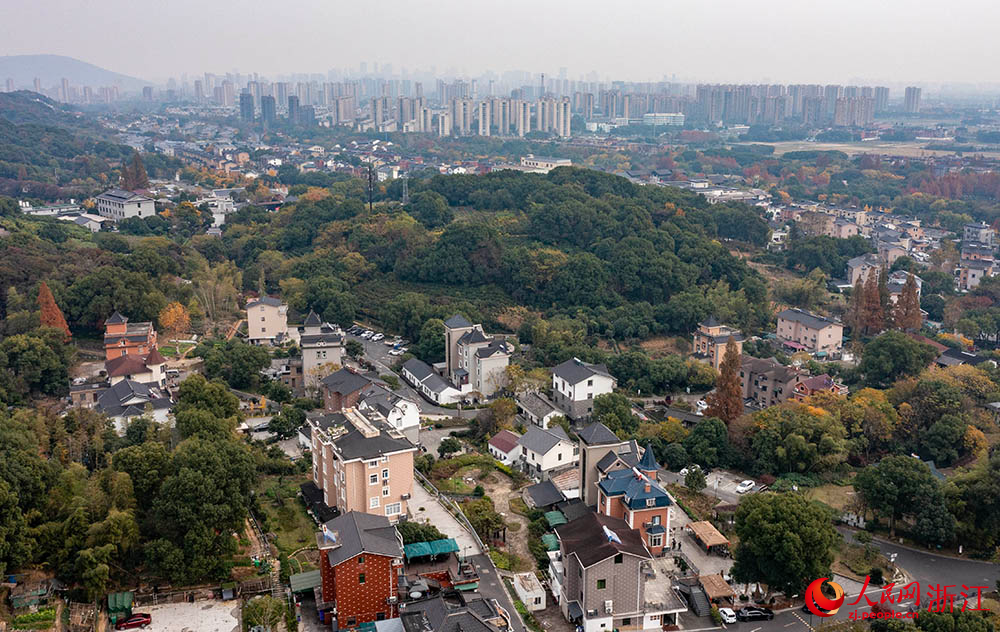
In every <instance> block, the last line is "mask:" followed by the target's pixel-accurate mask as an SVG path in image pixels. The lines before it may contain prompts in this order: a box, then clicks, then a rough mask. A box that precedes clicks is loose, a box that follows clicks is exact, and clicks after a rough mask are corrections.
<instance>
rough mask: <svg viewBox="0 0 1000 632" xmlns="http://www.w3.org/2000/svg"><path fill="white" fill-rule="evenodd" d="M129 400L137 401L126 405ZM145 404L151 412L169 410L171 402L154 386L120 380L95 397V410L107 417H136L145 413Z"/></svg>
mask: <svg viewBox="0 0 1000 632" xmlns="http://www.w3.org/2000/svg"><path fill="white" fill-rule="evenodd" d="M130 400H137V401H135V402H132V403H127V402H129V401H130ZM146 404H149V405H151V406H152V407H153V410H162V409H164V408H170V407H171V406H172V405H173V402H171V401H170V398H169V397H167V396H166V395H164V394H163V393H162V392H160V389H158V388H156V387H155V386H154V385H150V384H142V383H140V382H136V381H135V380H120V381H119V382H117V383H116V384H114V385H113V386H111V387H110V388H108V389H106V390H104V391H103V392H102V393H101V394H100V395H98V396H97V406H96V407H97V410H98V411H99V412H102V413H104V414H105V415H107V416H108V417H137V416H139V415H142V414H143V413H144V412H145V408H146Z"/></svg>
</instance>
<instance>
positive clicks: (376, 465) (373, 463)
mask: <svg viewBox="0 0 1000 632" xmlns="http://www.w3.org/2000/svg"><path fill="white" fill-rule="evenodd" d="M368 467H378V460H373V461H368Z"/></svg>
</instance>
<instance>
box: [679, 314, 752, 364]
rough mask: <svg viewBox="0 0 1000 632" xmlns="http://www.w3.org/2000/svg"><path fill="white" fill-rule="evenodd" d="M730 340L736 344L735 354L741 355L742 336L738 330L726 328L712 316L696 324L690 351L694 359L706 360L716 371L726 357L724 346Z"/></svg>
mask: <svg viewBox="0 0 1000 632" xmlns="http://www.w3.org/2000/svg"><path fill="white" fill-rule="evenodd" d="M730 338H732V339H733V342H734V343H735V344H736V353H743V340H744V337H743V334H742V332H740V331H739V330H738V329H733V328H732V327H727V326H725V325H723V324H722V323H720V322H719V321H717V320H716V319H715V317H714V316H710V317H709V318H708V320H706V321H705V322H702V323H698V329H696V330H695V332H694V340H693V341H692V343H691V344H692V350H693V354H694V357H696V358H698V359H699V360H706V361H707V362H708V363H709V364H711V365H712V368H713V369H715V370H716V371H718V370H719V366H720V365H721V364H722V359H723V358H724V357H725V355H726V345H727V344H728V343H729V339H730Z"/></svg>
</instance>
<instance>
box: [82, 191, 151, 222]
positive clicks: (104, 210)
mask: <svg viewBox="0 0 1000 632" xmlns="http://www.w3.org/2000/svg"><path fill="white" fill-rule="evenodd" d="M95 199H96V201H97V213H98V214H99V215H100V216H101V217H107V218H110V219H113V220H114V221H116V222H120V221H122V220H123V219H128V218H130V217H142V218H146V217H152V216H153V215H155V214H156V208H155V203H154V202H153V200H152V198H148V197H146V196H145V195H139V194H138V193H132V192H131V191H122V190H121V189H111V190H110V191H105V192H104V193H102V194H100V195H98V196H97V198H95Z"/></svg>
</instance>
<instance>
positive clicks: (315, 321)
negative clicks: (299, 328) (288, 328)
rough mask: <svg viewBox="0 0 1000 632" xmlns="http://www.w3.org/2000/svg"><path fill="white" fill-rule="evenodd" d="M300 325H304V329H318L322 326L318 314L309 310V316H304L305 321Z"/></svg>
mask: <svg viewBox="0 0 1000 632" xmlns="http://www.w3.org/2000/svg"><path fill="white" fill-rule="evenodd" d="M302 324H303V325H305V326H306V327H318V326H320V325H322V324H323V321H322V320H320V318H319V314H317V313H316V312H314V311H312V310H309V315H308V316H306V320H305V322H303V323H302Z"/></svg>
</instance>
